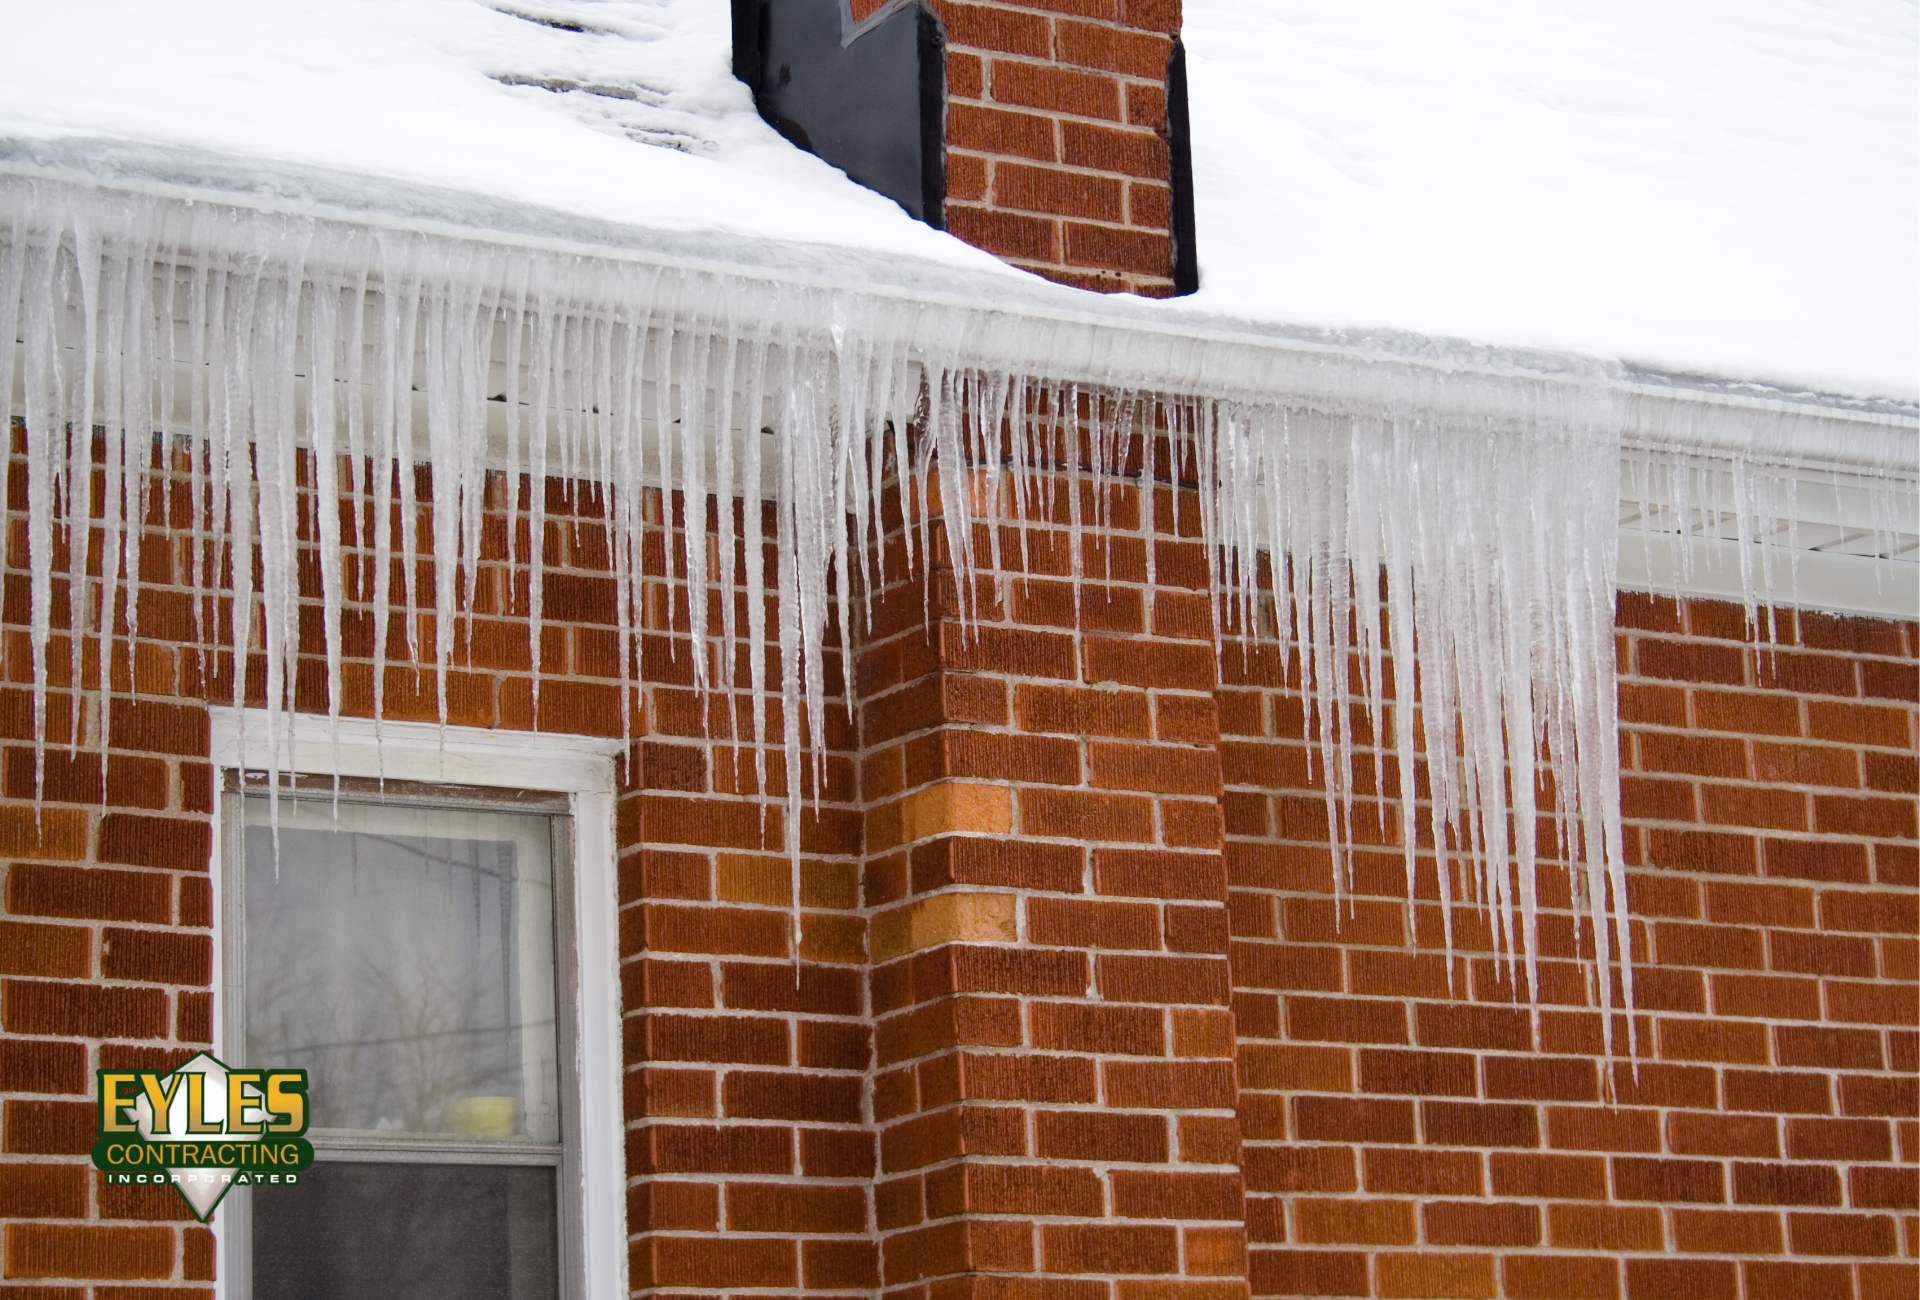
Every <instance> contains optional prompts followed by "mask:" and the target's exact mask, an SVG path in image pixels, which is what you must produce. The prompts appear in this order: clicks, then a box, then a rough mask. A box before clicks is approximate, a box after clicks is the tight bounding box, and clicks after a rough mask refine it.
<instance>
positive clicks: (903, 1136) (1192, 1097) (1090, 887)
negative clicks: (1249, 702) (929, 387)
mask: <svg viewBox="0 0 1920 1300" xmlns="http://www.w3.org/2000/svg"><path fill="white" fill-rule="evenodd" d="M972 486H973V487H974V489H975V490H976V491H981V490H984V488H985V485H984V482H976V483H975V484H973V485H972ZM1067 490H1077V491H1080V492H1081V493H1082V496H1083V511H1082V513H1083V514H1084V516H1085V517H1087V518H1089V519H1091V518H1094V517H1096V504H1095V501H1094V499H1093V496H1094V493H1095V491H1100V492H1104V493H1106V494H1107V502H1106V511H1107V515H1106V517H1107V518H1108V519H1109V520H1110V521H1111V527H1110V528H1108V529H1104V530H1098V531H1090V532H1089V534H1088V535H1087V537H1086V538H1085V540H1084V545H1085V554H1084V557H1083V558H1084V561H1085V565H1086V572H1087V573H1089V574H1092V575H1097V576H1096V577H1093V578H1090V579H1089V580H1088V581H1086V582H1085V583H1083V585H1082V587H1081V591H1080V600H1081V616H1080V617H1079V618H1076V616H1075V609H1074V592H1073V586H1072V583H1071V581H1070V575H1071V572H1072V564H1071V557H1070V550H1069V546H1070V541H1071V538H1070V534H1069V532H1068V530H1067V528H1066V524H1067V522H1068V520H1069V518H1070V512H1069V509H1068V501H1067V498H1066V491H1067ZM1160 495H1161V498H1162V500H1161V505H1162V507H1163V509H1164V507H1165V506H1166V504H1167V503H1168V502H1169V501H1170V497H1169V496H1168V494H1165V493H1162V494H1160ZM1143 504H1145V503H1144V502H1143V501H1142V499H1141V495H1140V493H1139V492H1138V490H1137V489H1136V488H1135V487H1134V486H1132V485H1131V484H1127V483H1118V484H1095V483H1092V482H1088V481H1074V482H1066V483H1057V484H1055V491H1054V492H1053V493H1052V497H1051V500H1050V501H1049V502H1047V504H1046V506H1045V508H1044V511H1043V521H1042V522H1041V523H1040V524H1039V525H1038V526H1037V527H1035V528H1034V529H1033V530H1031V532H1030V533H1029V536H1028V537H1027V540H1026V546H1027V554H1028V555H1029V556H1030V560H1029V562H1028V565H1027V567H1026V568H1025V569H1024V570H1023V571H1016V572H1009V574H1008V575H1007V581H1006V583H1005V584H1004V585H1003V586H1002V587H1001V588H1000V590H999V592H998V593H997V598H996V593H995V592H993V590H992V589H991V588H990V587H985V586H983V588H982V589H981V591H980V592H979V595H980V597H981V599H982V605H981V608H980V610H979V614H978V622H977V624H976V625H975V626H973V627H972V628H971V629H968V628H965V627H963V626H962V624H961V622H960V621H959V619H958V617H957V614H958V609H957V603H958V602H957V600H956V596H957V591H956V589H955V585H954V583H953V581H952V578H951V575H950V574H948V573H945V572H941V573H939V574H937V575H936V579H935V582H936V589H935V591H934V593H933V596H934V599H933V605H934V608H935V610H936V615H937V616H936V619H935V621H934V625H933V628H932V632H933V635H932V637H931V638H929V637H928V636H927V634H926V632H925V631H924V630H923V627H922V625H921V616H920V614H919V611H920V610H921V609H923V608H924V607H925V594H924V591H923V588H922V586H921V584H920V583H918V582H913V581H905V582H901V583H899V584H898V585H896V586H894V587H892V588H890V589H889V590H888V591H887V593H886V594H887V599H886V601H885V603H884V605H883V609H884V610H885V611H886V613H887V614H888V615H890V616H891V615H897V616H898V622H897V623H896V622H894V621H891V620H890V621H889V622H888V623H887V624H886V626H884V627H883V628H882V629H879V630H878V632H877V634H876V635H875V636H874V637H873V638H872V639H871V640H870V641H869V642H868V643H867V644H866V645H864V646H863V647H862V650H861V653H860V656H859V668H858V674H859V682H860V686H861V691H862V694H863V697H864V698H863V709H864V711H863V716H862V724H863V730H862V736H861V740H862V744H863V752H862V772H863V794H864V795H865V796H866V799H867V809H868V811H867V851H868V859H867V899H866V901H867V903H868V905H869V908H870V909H871V922H870V926H871V930H870V933H871V942H872V961H873V964H872V968H871V987H872V1001H873V1015H874V1021H875V1045H876V1055H875V1063H874V1064H875V1075H874V1086H873V1111H874V1120H875V1123H876V1126H877V1127H878V1129H879V1132H880V1161H881V1176H880V1181H879V1183H878V1185H877V1187H876V1193H875V1205H876V1210H877V1212H878V1216H879V1222H878V1227H879V1230H880V1235H881V1243H882V1244H881V1258H882V1282H883V1283H884V1285H885V1286H886V1288H887V1292H888V1294H890V1295H900V1296H903V1297H913V1298H915V1300H918V1298H919V1297H922V1296H927V1297H948V1296H952V1297H959V1296H982V1297H985V1296H1035V1297H1038V1296H1048V1297H1053V1296H1062V1297H1087V1298H1089V1300H1091V1298H1092V1297H1105V1296H1108V1295H1109V1294H1111V1295H1113V1296H1114V1297H1116V1300H1131V1298H1135V1297H1137V1298H1140V1300H1144V1298H1145V1297H1147V1296H1150V1295H1151V1296H1183V1297H1191V1298H1192V1300H1214V1298H1216V1297H1217V1298H1218V1300H1227V1298H1228V1297H1232V1296H1236V1295H1242V1294H1244V1284H1243V1283H1242V1282H1241V1281H1240V1280H1239V1279H1240V1278H1242V1276H1243V1261H1244V1251H1245V1238H1244V1233H1243V1230H1242V1223H1241V1203H1242V1197H1241V1186H1240V1175H1239V1171H1238V1168H1237V1154H1238V1147H1239V1142H1238V1134H1237V1129H1236V1124H1235V1120H1234V1114H1233V1105H1234V1080H1233V1062H1232V1055H1233V1033H1232V1019H1231V1015H1230V1013H1229V1011H1228V1009H1227V994H1228V971H1227V962H1226V938H1227V924H1226V922H1227V916H1226V875H1225V870H1224V864H1223V862H1222V859H1221V856H1220V826H1219V814H1218V799H1219V789H1220V776H1219V760H1218V756H1217V754H1216V751H1215V744H1214V742H1215V738H1216V734H1217V729H1216V724H1215V717H1214V701H1213V686H1214V672H1213V654H1212V648H1211V646H1210V644H1209V639H1210V633H1209V631H1208V625H1207V621H1206V612H1205V611H1206V607H1205V595H1204V587H1205V581H1206V565H1205V560H1204V556H1203V554H1202V551H1201V547H1200V544H1199V543H1198V542H1197V541H1195V540H1193V539H1191V538H1175V537H1173V536H1171V531H1172V530H1171V528H1170V527H1169V528H1167V529H1166V531H1167V532H1168V534H1169V536H1167V537H1166V538H1165V539H1164V540H1163V541H1161V542H1160V543H1159V545H1158V549H1159V552H1160V554H1159V572H1160V574H1161V580H1162V586H1161V589H1160V590H1159V592H1158V593H1157V599H1156V601H1155V602H1154V605H1153V609H1152V611H1151V613H1149V610H1148V604H1147V600H1146V597H1147V592H1146V589H1145V577H1146V572H1147V568H1146V553H1145V546H1146V540H1145V538H1144V537H1143V535H1142V522H1141V510H1142V507H1143ZM981 531H982V533H983V535H982V536H980V537H979V538H978V539H977V542H976V548H977V549H978V550H979V551H980V552H981V553H982V554H984V553H985V550H986V546H987V543H988V539H987V538H986V537H985V536H984V530H981ZM1001 549H1002V552H1003V554H1004V555H1005V556H1006V557H1007V563H1008V564H1009V565H1010V566H1017V565H1018V564H1019V557H1020V555H1021V542H1020V539H1019V538H1018V536H1017V534H1016V532H1015V531H1014V530H1012V529H1009V530H1006V534H1005V535H1004V536H1003V538H1002V541H1001ZM1108 1278H1117V1279H1119V1280H1117V1281H1114V1282H1112V1283H1111V1284H1110V1283H1109V1282H1108V1281H1107V1280H1105V1279H1108ZM1096 1279H1098V1280H1096Z"/></svg>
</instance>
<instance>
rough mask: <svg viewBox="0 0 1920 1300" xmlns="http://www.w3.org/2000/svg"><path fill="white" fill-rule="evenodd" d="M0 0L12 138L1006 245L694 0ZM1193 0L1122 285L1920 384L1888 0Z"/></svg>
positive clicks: (721, 8) (1271, 309) (1914, 177)
mask: <svg viewBox="0 0 1920 1300" xmlns="http://www.w3.org/2000/svg"><path fill="white" fill-rule="evenodd" d="M3 3H4V9H0V13H3V14H4V17H0V30H4V36H5V40H4V42H3V44H4V47H5V56H4V57H5V67H6V76H5V77H4V78H0V165H4V160H5V159H6V158H9V157H10V158H12V159H13V160H15V161H16V162H17V161H19V160H20V159H23V158H28V157H31V156H32V155H33V154H34V152H35V150H36V149H39V150H42V151H44V150H47V149H52V150H53V155H52V156H57V158H58V159H60V160H64V161H65V162H67V163H73V162H74V161H75V160H76V159H84V158H86V157H89V156H93V157H105V156H108V155H112V154H114V153H116V151H117V152H118V153H119V154H120V155H121V156H122V157H123V158H124V155H125V154H126V152H127V150H129V149H136V150H137V149H142V148H151V149H158V150H160V151H161V153H160V155H158V156H171V157H173V158H175V159H176V163H175V168H176V170H182V169H184V170H191V169H192V167H193V166H194V165H195V164H194V162H193V160H195V159H209V160H217V161H219V162H220V163H222V164H224V165H225V166H226V167H227V168H229V169H237V170H238V171H241V172H246V171H253V172H256V173H258V174H260V175H262V176H268V177H274V178H280V177H285V176H287V175H294V174H299V173H301V172H302V171H303V169H314V170H315V171H321V172H326V173H331V174H332V175H334V176H335V177H336V178H363V179H364V180H365V181H366V182H367V184H366V185H365V186H364V187H363V193H364V195H365V196H366V199H365V201H366V203H367V204H369V205H377V204H378V203H379V202H380V199H379V197H378V192H379V190H380V188H381V184H382V183H383V182H404V183H406V184H408V185H411V186H415V187H434V189H435V191H436V192H438V193H440V194H442V195H443V196H445V195H452V196H455V201H454V202H453V204H452V207H453V208H454V209H457V208H459V207H460V203H459V201H458V200H459V199H461V198H464V199H466V200H470V201H471V203H470V206H471V211H470V213H468V214H467V219H468V221H469V223H470V224H476V225H485V224H486V220H487V217H486V214H487V212H488V211H489V205H493V204H498V203H499V202H500V201H506V202H509V203H512V204H520V205H534V206H535V207H537V208H539V209H544V210H548V211H551V212H554V213H556V214H565V216H566V217H568V218H577V219H582V220H588V221H592V222H595V223H613V224H614V225H624V226H631V227H634V228H636V230H645V231H646V232H648V233H649V237H652V238H658V237H671V236H676V235H677V236H687V237H691V236H694V235H699V234H702V233H710V234H714V235H717V236H723V237H728V238H730V239H732V240H734V241H755V240H777V241H781V242H782V243H783V244H787V245H796V246H808V245H810V246H813V248H814V250H815V256H816V257H818V258H824V259H825V261H827V262H829V263H830V262H831V261H832V260H833V256H834V255H833V253H832V251H831V250H834V249H841V250H849V251H851V252H857V254H858V255H859V256H861V257H865V258H868V259H871V258H873V257H885V258H895V259H901V260H903V261H906V262H910V263H917V264H922V265H925V266H927V267H929V268H945V269H950V270H952V271H956V272H961V273H963V274H966V275H968V276H971V277H975V278H978V277H981V276H986V277H995V276H1005V277H1008V278H1009V281H1010V280H1011V278H1013V277H1017V276H1018V275H1019V273H1017V272H1013V271H1010V270H1006V269H1005V268H1002V267H1001V266H1000V265H999V264H998V263H997V262H995V261H994V260H993V259H991V258H989V257H988V256H986V255H985V254H983V253H980V252H978V251H977V250H974V249H971V248H968V247H966V246H965V245H963V244H961V243H959V242H958V241H957V240H954V239H951V238H949V237H947V236H945V235H942V234H939V233H938V232H935V231H932V230H930V229H928V228H926V227H924V226H922V225H919V224H918V223H916V222H914V221H912V220H910V219H909V218H907V217H906V216H905V214H904V213H902V212H900V211H899V209H897V208H896V207H895V206H894V205H893V204H891V203H890V202H889V201H887V200H885V199H882V198H880V197H879V196H877V195H874V194H871V193H869V192H867V191H865V190H863V189H861V188H859V187H857V186H855V185H853V184H852V183H851V182H849V181H847V180H846V179H845V178H844V177H843V176H841V175H840V173H838V172H837V171H834V170H833V169H832V168H830V167H828V166H827V165H825V164H824V163H822V162H820V161H819V160H817V159H815V158H812V157H810V156H808V155H806V154H804V153H801V152H799V151H797V150H795V149H793V148H792V147H791V146H789V145H788V144H787V143H786V142H785V141H783V140H781V139H780V138H779V137H778V136H777V135H776V134H775V133H774V132H773V131H771V130H770V129H769V128H767V127H766V126H765V125H764V124H763V123H762V122H761V121H760V120H759V118H758V117H757V115H756V114H755V113H754V111H753V107H752V104H751V102H750V99H749V97H748V94H747V91H746V89H745V87H744V86H742V85H741V84H740V83H738V82H736V81H735V80H734V79H733V78H732V77H731V75H730V73H729V29H728V25H729V11H728V7H727V6H726V5H725V4H723V3H720V0H538V2H537V3H536V2H533V0H529V2H528V3H520V2H519V0H491V2H489V0H303V2H302V3H298V4H295V3H288V2H286V0H282V2H281V3H261V2H260V0H177V2H176V3H172V4H167V5H154V4H151V3H147V2H146V0H62V2H61V3H59V4H45V3H31V4H30V3H27V2H26V0H3ZM1185 21H1186V26H1185V39H1186V42H1187V45H1188V50H1189V61H1190V62H1189V68H1190V85H1191V94H1192V120H1193V140H1194V163H1195V176H1196V189H1197V208H1198V227H1199V234H1198V240H1197V244H1198V248H1199V254H1200V262H1201V270H1202V288H1201V291H1200V293H1199V294H1198V295H1196V296H1195V297H1194V298H1191V299H1188V300H1185V301H1184V302H1182V303H1178V304H1164V305H1142V306H1140V307H1138V308H1134V307H1129V308H1128V309H1127V313H1128V314H1129V315H1133V314H1136V313H1137V312H1145V313H1149V314H1151V313H1153V312H1156V311H1157V312H1162V313H1165V314H1168V315H1178V314H1182V313H1191V312H1204V313H1207V314H1209V315H1212V316H1214V317H1216V318H1222V317H1224V318H1230V319H1239V320H1244V321H1248V322H1253V323H1264V324H1267V325H1275V324H1284V325H1290V326H1309V327H1310V326H1334V327H1348V328H1356V327H1357V328H1362V329H1391V330H1399V331H1409V332H1413V333H1416V334H1427V335H1437V336H1451V337H1458V338H1467V339H1471V340H1475V341H1478V342H1482V343H1487V344H1493V345H1499V346H1517V347H1533V348H1548V349H1557V350H1567V351H1572V352H1584V353H1589V354H1597V355H1600V356H1606V357H1615V358H1621V359H1624V360H1626V361H1628V362H1630V363H1634V364H1637V365H1640V366H1645V367H1650V368H1653V369H1658V370H1664V371H1674V372H1694V373H1704V374H1710V375H1719V376H1724V377H1728V378H1734V379H1754V380H1764V381H1774V382H1784V383H1787V384H1792V385H1806V386H1812V387H1816V388H1825V389H1828V390H1833V391H1839V392H1845V393H1851V394H1856V395H1863V396H1865V395H1871V396H1886V397H1893V398H1896V399H1899V400H1902V401H1910V400H1912V399H1913V398H1914V397H1915V396H1916V394H1920V314H1917V313H1916V312H1915V310H1914V303H1915V302H1916V301H1920V240H1916V239H1915V237H1914V231H1915V229H1916V218H1920V130H1916V127H1915V122H1914V116H1913V112H1912V106H1913V104H1914V102H1915V100H1916V91H1917V90H1920V9H1916V6H1915V5H1914V4H1913V3H1912V2H1911V0H1853V3H1847V4H1824V3H1823V4H1814V3H1811V2H1809V0H1790V2H1787V3H1773V4H1768V5H1755V4H1752V3H1740V2H1739V0H1664V2H1662V3H1655V2H1654V0H1562V2H1560V3H1549V2H1546V0H1536V2H1534V3H1529V4H1526V5H1518V4H1515V5H1498V6H1495V5H1488V4H1486V3H1484V0H1369V2H1368V3H1365V4H1353V3H1348V2H1341V3H1335V2H1334V0H1187V3H1186V20H1185ZM8 141H11V143H10V144H8V143H5V142H8ZM168 150H172V151H174V152H172V153H171V154H168V153H167V151H168ZM269 186H270V187H274V186H278V187H280V188H285V185H284V182H283V181H282V180H278V179H275V180H271V181H270V182H269ZM337 188H338V184H336V189H337ZM395 192H399V191H395ZM441 206H442V212H441V215H442V216H443V217H445V216H449V215H451V216H452V217H453V218H455V219H459V217H460V214H459V212H457V211H453V212H451V213H450V212H449V211H448V210H447V209H448V205H447V203H445V202H443V203H442V205H441ZM995 283H1000V282H999V281H996V280H993V279H988V280H987V284H988V285H992V284H995ZM1009 288H1011V285H1010V284H1009Z"/></svg>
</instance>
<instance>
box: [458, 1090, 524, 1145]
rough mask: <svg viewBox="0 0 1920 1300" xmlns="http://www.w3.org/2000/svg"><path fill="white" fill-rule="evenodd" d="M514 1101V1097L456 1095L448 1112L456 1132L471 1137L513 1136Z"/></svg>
mask: <svg viewBox="0 0 1920 1300" xmlns="http://www.w3.org/2000/svg"><path fill="white" fill-rule="evenodd" d="M513 1102H514V1099H513V1098H512V1097H456V1098H455V1099H454V1100H453V1101H452V1102H451V1103H450V1104H449V1105H448V1106H447V1113H448V1114H449V1115H450V1116H451V1117H452V1119H453V1127H454V1130H455V1131H456V1132H459V1133H465V1134H467V1135H468V1136H470V1137H490V1138H504V1137H512V1136H513V1133H514V1129H513Z"/></svg>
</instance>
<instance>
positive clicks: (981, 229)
mask: <svg viewBox="0 0 1920 1300" xmlns="http://www.w3.org/2000/svg"><path fill="white" fill-rule="evenodd" d="M929 3H930V7H931V8H932V9H933V11H934V12H935V13H936V14H937V15H938V16H939V18H940V21H941V23H942V24H943V25H944V26H945V28H946V36H947V131H946V138H947V204H946V219H947V229H948V230H950V231H951V232H952V233H953V234H955V235H957V236H959V237H960V238H961V239H964V240H966V241H967V242H968V243H970V244H973V245H974V246H976V247H978V248H983V249H985V250H987V251H988V252H990V253H993V254H995V255H996V256H999V257H1002V258H1005V259H1006V260H1007V261H1009V262H1012V263H1014V264H1015V265H1016V266H1022V267H1025V268H1026V269H1027V270H1030V271H1034V272H1037V273H1038V274H1040V275H1043V276H1045V277H1046V278H1047V279H1049V280H1055V281H1058V282H1060V283H1062V284H1071V285H1076V286H1078V287H1080V288H1083V289H1094V290H1098V291H1101V292H1128V293H1139V294H1146V295H1149V296H1153V297H1167V296H1170V295H1172V294H1174V293H1175V292H1177V291H1178V290H1176V287H1175V274H1174V253H1175V250H1174V246H1173V245H1174V236H1173V230H1174V211H1175V198H1174V192H1173V180H1174V178H1173V174H1172V171H1173V169H1172V167H1171V166H1170V162H1171V157H1170V150H1169V147H1168V145H1169V131H1168V117H1169V115H1168V112H1167V84H1168V77H1169V69H1170V64H1171V63H1172V61H1173V58H1174V51H1175V48H1176V41H1177V38H1178V36H1179V33H1180V0H999V2H998V3H991V4H962V3H956V2H955V0H929ZM868 7H869V8H877V7H878V6H877V5H875V4H873V3H872V0H868ZM1179 107H1180V108H1181V109H1182V110H1184V104H1182V105H1180V106H1179ZM1178 125H1180V126H1182V127H1184V122H1180V123H1178ZM1183 179H1184V178H1183ZM1188 201H1189V202H1190V201H1191V200H1190V199H1189V200H1188ZM1188 229H1189V230H1191V218H1190V217H1189V219H1188ZM1188 242H1189V243H1190V236H1189V241H1188ZM1181 288H1183V289H1190V288H1191V286H1184V285H1183V286H1181Z"/></svg>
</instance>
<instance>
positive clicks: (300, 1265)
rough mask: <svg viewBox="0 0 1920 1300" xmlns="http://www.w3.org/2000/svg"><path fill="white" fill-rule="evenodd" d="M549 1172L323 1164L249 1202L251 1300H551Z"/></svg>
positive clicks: (552, 1240)
mask: <svg viewBox="0 0 1920 1300" xmlns="http://www.w3.org/2000/svg"><path fill="white" fill-rule="evenodd" d="M554 1182H555V1178H554V1171H553V1169H552V1168H551V1167H547V1166H540V1165H404V1164H375V1163H372V1162H367V1163H358V1162H346V1161H322V1162H320V1163H318V1164H315V1165H314V1166H313V1167H312V1168H311V1169H309V1170H307V1172H306V1173H304V1174H302V1175H301V1176H300V1183H299V1185H298V1186H295V1187H274V1188H269V1189H265V1190H263V1191H261V1192H260V1193H258V1194H256V1195H255V1196H254V1198H253V1294H254V1300H347V1298H348V1297H353V1298H354V1300H359V1298H361V1297H374V1296H380V1297H387V1298H389V1300H550V1298H551V1297H552V1296H553V1295H554V1294H555V1278H556V1276H557V1268H556V1260H555V1242H556V1240H557V1238H556V1234H555V1224H554V1191H555V1188H554Z"/></svg>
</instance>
